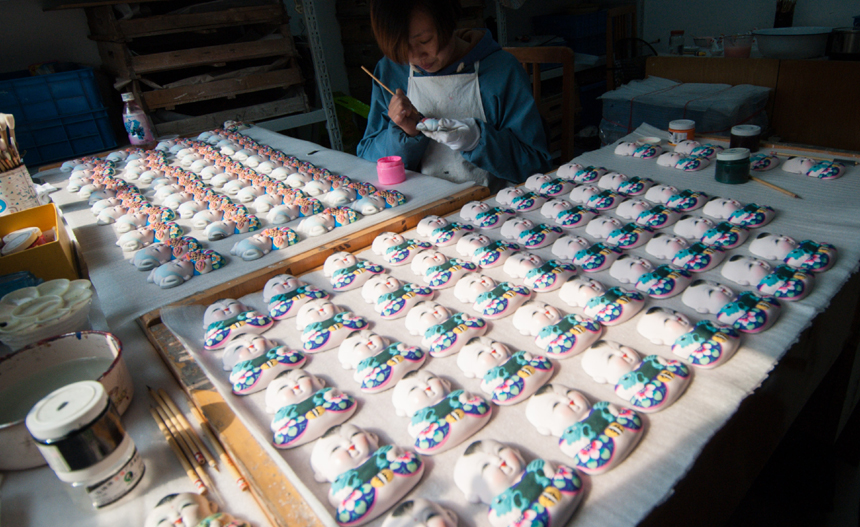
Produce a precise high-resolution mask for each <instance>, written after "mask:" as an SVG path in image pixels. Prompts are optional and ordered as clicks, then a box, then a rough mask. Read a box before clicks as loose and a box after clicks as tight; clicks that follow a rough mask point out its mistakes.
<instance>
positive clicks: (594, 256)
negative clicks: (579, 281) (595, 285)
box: [573, 243, 623, 273]
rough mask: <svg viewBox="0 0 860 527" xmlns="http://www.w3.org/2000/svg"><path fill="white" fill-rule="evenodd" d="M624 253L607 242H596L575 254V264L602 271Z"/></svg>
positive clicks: (582, 267)
mask: <svg viewBox="0 0 860 527" xmlns="http://www.w3.org/2000/svg"><path fill="white" fill-rule="evenodd" d="M622 254H623V253H622V252H621V250H620V249H616V248H615V247H612V246H611V245H607V244H605V243H595V244H594V245H591V246H590V247H588V248H587V249H582V250H581V251H579V252H577V253H576V254H575V255H574V256H573V264H574V265H576V266H577V267H579V268H580V269H582V270H583V271H585V272H586V273H593V272H596V271H602V270H604V269H607V268H608V267H609V266H610V265H612V264H613V263H614V262H615V260H617V259H618V257H619V256H621V255H622Z"/></svg>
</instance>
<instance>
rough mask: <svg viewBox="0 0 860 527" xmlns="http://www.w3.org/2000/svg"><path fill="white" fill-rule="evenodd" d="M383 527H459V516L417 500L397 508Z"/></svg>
mask: <svg viewBox="0 0 860 527" xmlns="http://www.w3.org/2000/svg"><path fill="white" fill-rule="evenodd" d="M382 527H457V514H456V513H455V512H454V511H452V510H450V509H446V508H445V507H442V506H441V505H439V504H438V503H435V502H432V501H429V500H425V499H424V498H415V499H411V500H406V501H404V502H402V503H400V505H398V506H397V507H395V508H394V510H393V511H391V514H389V515H388V517H387V518H385V521H384V522H382Z"/></svg>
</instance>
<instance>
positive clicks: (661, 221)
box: [636, 205, 681, 229]
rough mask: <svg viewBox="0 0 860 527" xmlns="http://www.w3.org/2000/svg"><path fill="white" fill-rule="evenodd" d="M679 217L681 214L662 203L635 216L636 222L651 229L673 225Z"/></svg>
mask: <svg viewBox="0 0 860 527" xmlns="http://www.w3.org/2000/svg"><path fill="white" fill-rule="evenodd" d="M680 217H681V215H680V214H678V213H677V212H675V211H674V210H672V209H668V208H666V207H665V206H663V205H656V206H655V207H653V208H651V209H648V210H646V211H645V212H643V213H641V214H639V215H638V216H636V223H638V224H639V225H644V226H646V227H651V228H652V229H660V228H662V227H669V226H670V225H674V224H675V223H676V222H677V221H678V219H679V218H680Z"/></svg>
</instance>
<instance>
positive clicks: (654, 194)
mask: <svg viewBox="0 0 860 527" xmlns="http://www.w3.org/2000/svg"><path fill="white" fill-rule="evenodd" d="M680 192H681V191H680V190H678V188H677V187H673V186H672V185H654V186H652V187H651V188H649V189H648V192H646V193H645V199H647V200H648V201H650V202H652V203H656V204H658V205H665V204H666V203H667V202H668V201H669V200H670V199H672V196H676V195H678V194H679V193H680Z"/></svg>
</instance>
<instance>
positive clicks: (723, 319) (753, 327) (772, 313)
mask: <svg viewBox="0 0 860 527" xmlns="http://www.w3.org/2000/svg"><path fill="white" fill-rule="evenodd" d="M781 308H782V306H781V304H780V303H779V301H778V300H777V299H775V298H773V297H771V296H761V295H757V294H755V293H750V292H748V291H744V292H742V293H741V294H739V295H738V296H737V298H735V299H734V300H733V301H731V302H729V303H728V304H726V305H725V306H723V308H722V309H720V311H719V312H718V313H717V322H719V323H721V324H726V325H727V326H732V327H734V328H735V329H737V330H739V331H743V332H744V333H761V332H762V331H765V330H767V329H769V328H770V327H771V326H772V325H773V324H774V323H775V322H776V319H777V318H779V313H780V310H781Z"/></svg>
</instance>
